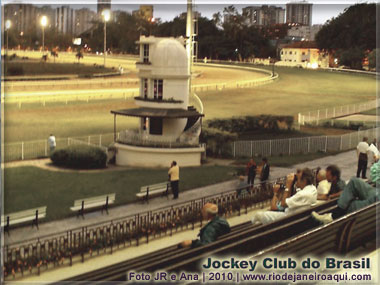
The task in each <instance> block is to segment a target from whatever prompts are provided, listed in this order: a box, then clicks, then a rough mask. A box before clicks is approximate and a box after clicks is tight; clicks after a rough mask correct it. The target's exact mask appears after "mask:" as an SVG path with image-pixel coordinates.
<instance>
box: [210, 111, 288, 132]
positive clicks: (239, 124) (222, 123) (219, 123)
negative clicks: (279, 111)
mask: <svg viewBox="0 0 380 285" xmlns="http://www.w3.org/2000/svg"><path fill="white" fill-rule="evenodd" d="M293 122H294V118H293V117H292V116H272V115H259V116H246V117H233V118H230V119H213V120H209V121H207V126H208V127H210V128H216V129H219V130H222V131H227V132H231V133H239V134H241V133H246V132H251V131H257V130H271V131H278V130H291V129H292V128H293Z"/></svg>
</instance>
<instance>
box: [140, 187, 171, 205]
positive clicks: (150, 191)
mask: <svg viewBox="0 0 380 285" xmlns="http://www.w3.org/2000/svg"><path fill="white" fill-rule="evenodd" d="M169 188H170V183H169V182H162V183H157V184H153V185H147V186H142V187H141V188H140V192H139V193H137V194H136V197H137V198H140V199H141V198H142V199H143V201H144V200H146V201H147V203H149V198H150V197H152V196H157V195H160V194H162V195H166V196H168V194H169Z"/></svg>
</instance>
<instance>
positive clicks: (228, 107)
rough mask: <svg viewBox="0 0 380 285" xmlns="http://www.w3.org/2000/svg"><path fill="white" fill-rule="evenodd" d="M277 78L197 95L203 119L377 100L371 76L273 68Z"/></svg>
mask: <svg viewBox="0 0 380 285" xmlns="http://www.w3.org/2000/svg"><path fill="white" fill-rule="evenodd" d="M276 72H278V73H279V75H280V78H279V79H278V80H277V81H276V82H274V83H271V84H267V85H263V86H258V87H255V88H248V89H235V90H224V91H210V92H204V93H200V94H198V95H199V96H200V98H201V100H202V102H203V105H204V109H205V114H206V118H228V117H232V116H245V115H258V114H276V115H293V116H296V115H297V114H298V113H299V112H301V113H302V112H307V111H314V110H318V109H323V108H331V107H333V106H340V105H347V104H354V103H360V102H366V101H369V100H373V99H375V98H376V80H375V77H373V76H363V75H356V74H341V73H332V72H326V71H318V70H305V69H298V68H286V67H276Z"/></svg>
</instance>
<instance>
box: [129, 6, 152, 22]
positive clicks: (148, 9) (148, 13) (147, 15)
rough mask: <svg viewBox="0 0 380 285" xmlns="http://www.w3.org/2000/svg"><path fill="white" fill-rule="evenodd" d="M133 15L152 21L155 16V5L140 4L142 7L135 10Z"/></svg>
mask: <svg viewBox="0 0 380 285" xmlns="http://www.w3.org/2000/svg"><path fill="white" fill-rule="evenodd" d="M132 15H134V16H138V17H140V18H143V19H145V20H147V21H150V20H151V19H152V18H153V5H140V9H138V10H135V11H133V12H132Z"/></svg>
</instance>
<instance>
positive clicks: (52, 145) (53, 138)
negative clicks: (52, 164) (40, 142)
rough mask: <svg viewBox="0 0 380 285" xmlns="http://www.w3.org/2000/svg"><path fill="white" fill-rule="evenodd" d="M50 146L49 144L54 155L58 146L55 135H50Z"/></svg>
mask: <svg viewBox="0 0 380 285" xmlns="http://www.w3.org/2000/svg"><path fill="white" fill-rule="evenodd" d="M48 144H49V148H50V153H52V152H53V151H54V150H55V147H56V145H57V143H56V141H55V136H54V135H53V134H50V136H49V138H48Z"/></svg>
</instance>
